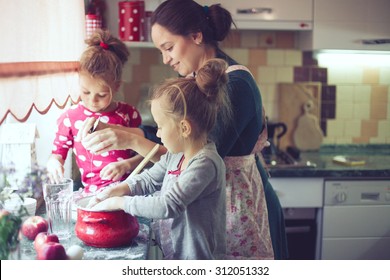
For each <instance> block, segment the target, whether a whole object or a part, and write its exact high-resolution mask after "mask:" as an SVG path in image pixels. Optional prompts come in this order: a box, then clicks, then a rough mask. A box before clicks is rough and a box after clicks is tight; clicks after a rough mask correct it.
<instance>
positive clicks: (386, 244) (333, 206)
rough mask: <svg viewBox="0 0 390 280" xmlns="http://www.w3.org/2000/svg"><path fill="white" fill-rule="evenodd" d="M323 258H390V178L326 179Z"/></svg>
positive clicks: (322, 243)
mask: <svg viewBox="0 0 390 280" xmlns="http://www.w3.org/2000/svg"><path fill="white" fill-rule="evenodd" d="M322 222H323V227H322V242H321V259H326V260H381V259H385V260H390V180H325V185H324V208H323V218H322Z"/></svg>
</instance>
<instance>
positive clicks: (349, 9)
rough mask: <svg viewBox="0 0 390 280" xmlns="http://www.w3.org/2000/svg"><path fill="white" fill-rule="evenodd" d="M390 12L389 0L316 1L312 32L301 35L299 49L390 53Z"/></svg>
mask: <svg viewBox="0 0 390 280" xmlns="http://www.w3.org/2000/svg"><path fill="white" fill-rule="evenodd" d="M389 11H390V1H389V0H371V1H367V0H314V21H313V31H312V32H302V33H300V34H298V36H299V42H300V46H301V48H302V49H304V50H319V49H340V50H380V51H389V50H390V17H389ZM386 42H387V43H386Z"/></svg>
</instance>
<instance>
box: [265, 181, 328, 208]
mask: <svg viewBox="0 0 390 280" xmlns="http://www.w3.org/2000/svg"><path fill="white" fill-rule="evenodd" d="M269 181H270V183H271V185H272V187H273V188H274V190H275V192H276V194H277V196H278V198H279V200H280V204H281V205H282V207H283V208H292V207H295V208H310V207H311V208H322V206H323V189H324V179H323V178H270V179H269Z"/></svg>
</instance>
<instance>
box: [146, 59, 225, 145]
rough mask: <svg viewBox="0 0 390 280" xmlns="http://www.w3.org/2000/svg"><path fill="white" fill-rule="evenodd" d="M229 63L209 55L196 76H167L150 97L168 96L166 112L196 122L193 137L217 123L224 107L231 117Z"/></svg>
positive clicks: (179, 118) (180, 118)
mask: <svg viewBox="0 0 390 280" xmlns="http://www.w3.org/2000/svg"><path fill="white" fill-rule="evenodd" d="M226 68H227V63H226V62H225V61H224V60H222V59H218V58H214V59H210V60H208V61H206V63H205V64H204V65H203V66H202V67H201V68H200V69H199V71H198V74H197V75H196V77H186V78H172V79H168V80H166V81H165V82H163V83H162V84H160V85H159V86H158V87H156V88H155V89H154V91H153V94H152V98H151V100H154V99H159V98H161V97H162V98H166V99H165V101H167V102H164V103H162V104H166V105H165V106H166V107H167V108H165V109H166V112H167V113H168V114H169V115H170V116H172V117H173V118H174V119H175V120H176V121H178V122H179V121H180V120H183V119H187V120H188V121H189V122H190V123H191V124H192V126H193V132H194V134H193V137H194V139H197V138H198V137H201V136H202V135H204V133H206V134H208V133H209V132H210V131H211V129H212V128H213V127H214V124H215V122H216V119H217V115H218V114H219V113H220V112H221V110H220V109H221V108H223V111H224V112H226V114H224V116H223V117H224V118H227V119H230V117H231V113H230V101H229V98H228V95H227V94H226V84H227V82H228V77H227V74H226V72H225V71H226Z"/></svg>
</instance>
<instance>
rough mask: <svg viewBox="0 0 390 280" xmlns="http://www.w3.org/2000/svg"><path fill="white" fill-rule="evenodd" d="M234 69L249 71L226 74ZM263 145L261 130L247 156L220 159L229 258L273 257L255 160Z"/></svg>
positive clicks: (265, 138) (242, 68) (264, 138)
mask: <svg viewBox="0 0 390 280" xmlns="http://www.w3.org/2000/svg"><path fill="white" fill-rule="evenodd" d="M237 69H241V70H245V71H248V72H249V70H248V69H247V68H246V67H244V66H242V65H234V66H230V67H229V68H228V69H227V71H226V72H227V73H228V72H230V71H234V70H237ZM263 113H264V112H263ZM267 144H269V143H268V141H267V130H266V129H264V130H263V132H262V133H261V134H260V136H259V139H258V141H257V143H256V145H255V148H254V149H253V151H252V153H251V154H250V155H247V156H237V157H225V158H224V162H225V165H226V210H227V213H226V214H227V220H226V230H227V240H226V244H227V248H226V251H227V252H226V254H227V258H229V259H273V258H274V253H273V248H272V241H271V235H270V230H269V223H268V210H267V204H266V200H265V194H264V186H263V182H262V180H261V175H260V172H259V170H258V169H257V165H256V158H255V156H256V154H260V152H261V150H262V149H263V148H264V147H265V146H267Z"/></svg>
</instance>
